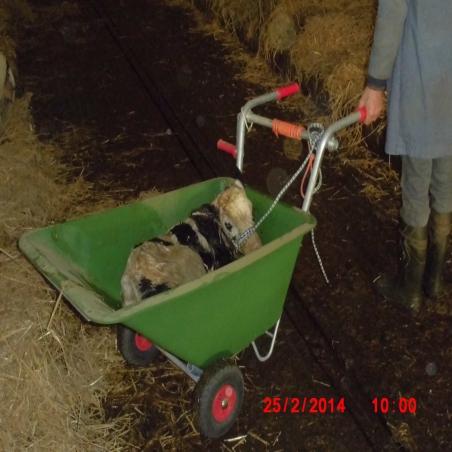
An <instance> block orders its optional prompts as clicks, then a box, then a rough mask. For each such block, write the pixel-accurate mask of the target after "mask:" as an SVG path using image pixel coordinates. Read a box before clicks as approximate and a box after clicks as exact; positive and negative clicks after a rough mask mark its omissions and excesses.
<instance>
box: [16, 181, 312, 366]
mask: <svg viewBox="0 0 452 452" xmlns="http://www.w3.org/2000/svg"><path fill="white" fill-rule="evenodd" d="M232 182H233V180H232V179H228V178H218V179H212V180H209V181H206V182H202V183H199V184H195V185H191V186H189V187H185V188H181V189H179V190H175V191H173V192H170V193H166V194H163V195H160V196H157V197H154V198H150V199H146V200H144V201H138V202H135V203H133V204H129V205H126V206H121V207H118V208H115V209H112V210H109V211H105V212H100V213H97V214H94V215H90V216H87V217H84V218H80V219H76V220H72V221H68V222H66V223H61V224H56V225H53V226H49V227H46V228H42V229H36V230H33V231H30V232H27V233H26V234H24V235H23V236H22V237H21V239H20V241H19V248H20V250H21V251H22V252H23V253H24V254H25V255H26V256H27V257H28V258H29V259H30V261H31V262H32V263H33V264H34V265H35V266H36V267H37V269H38V270H39V271H40V272H41V273H42V274H43V275H44V276H45V277H46V278H47V279H48V280H49V281H50V282H51V284H52V285H53V286H55V287H56V288H57V289H58V290H60V291H61V290H63V293H64V295H65V297H66V298H67V299H68V300H69V302H70V303H71V304H72V305H73V306H74V307H75V308H76V309H77V310H78V311H79V312H80V313H81V315H82V316H83V317H85V318H86V319H87V320H89V321H91V322H95V323H98V324H116V323H122V324H124V325H126V326H127V327H129V328H131V329H133V330H135V331H137V332H138V333H140V334H141V335H143V336H144V337H146V338H147V339H149V340H150V341H152V342H153V343H154V344H156V345H157V346H158V347H160V348H162V349H164V350H165V351H167V352H169V353H171V354H173V355H175V356H176V357H178V358H179V359H181V360H184V361H185V362H188V363H191V364H194V365H195V366H198V367H200V368H201V369H204V368H205V367H206V366H207V365H208V364H210V363H211V362H213V361H215V360H216V359H217V358H228V357H231V356H233V355H235V354H236V353H238V352H239V351H240V350H242V349H244V348H245V347H247V346H248V345H249V344H250V343H251V342H252V341H254V340H255V339H256V338H257V337H259V336H260V335H262V334H263V333H265V331H266V330H268V329H269V328H271V327H272V326H273V325H274V324H275V323H276V322H277V321H278V319H279V317H280V316H281V313H282V309H283V305H284V301H285V298H286V294H287V290H288V287H289V282H290V279H291V277H292V272H293V268H294V265H295V261H296V259H297V256H298V251H299V248H300V245H301V240H302V238H303V236H304V235H305V234H306V233H307V232H309V231H310V230H311V229H313V228H314V226H315V223H316V222H315V219H314V217H313V216H312V215H310V214H309V213H306V212H303V211H301V210H299V209H296V208H294V207H290V206H287V205H285V204H283V203H278V204H277V206H276V207H275V209H274V210H273V211H272V212H271V214H270V215H269V216H268V218H267V219H266V220H265V221H264V222H263V223H262V225H261V226H260V228H259V231H258V233H259V235H260V237H261V239H262V242H263V244H264V246H263V247H262V248H261V249H260V250H258V251H256V252H254V253H252V254H250V255H248V256H245V257H243V258H241V259H239V260H238V261H235V262H233V263H232V264H229V265H227V266H225V267H223V268H221V269H220V270H217V271H215V272H213V273H209V274H206V275H205V276H203V277H202V278H200V279H198V280H196V281H193V282H191V283H188V284H186V285H184V286H181V287H178V288H176V289H172V290H170V291H168V292H165V293H162V294H159V295H156V296H154V297H151V298H148V299H146V300H142V301H140V302H138V303H136V304H134V305H132V306H128V307H126V308H122V307H121V291H120V289H121V287H120V280H121V276H122V274H123V271H124V268H125V265H126V262H127V259H128V257H129V254H130V251H131V250H132V248H133V247H134V246H135V245H137V244H139V243H141V242H143V241H145V240H147V239H151V238H153V237H155V236H157V235H159V234H162V233H164V232H166V231H167V230H168V229H169V228H170V227H172V226H174V225H175V224H176V223H177V222H179V221H181V220H183V219H184V218H186V217H187V216H188V214H189V213H190V211H191V210H192V209H194V208H196V207H198V206H200V205H201V204H203V203H207V202H211V201H212V200H213V198H214V197H215V196H216V195H217V194H219V193H220V192H221V191H222V190H223V189H224V188H225V187H226V186H227V185H230V184H231V183H232ZM246 192H247V194H248V196H249V198H250V199H251V201H252V203H253V205H254V209H255V219H256V220H257V219H259V218H261V216H262V215H263V214H264V213H265V212H266V211H267V209H268V208H269V207H270V205H271V204H272V202H273V200H272V199H270V198H268V197H266V196H264V195H262V194H261V193H259V192H257V191H255V190H252V189H249V188H247V189H246Z"/></svg>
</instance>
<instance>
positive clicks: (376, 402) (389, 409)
mask: <svg viewBox="0 0 452 452" xmlns="http://www.w3.org/2000/svg"><path fill="white" fill-rule="evenodd" d="M372 405H373V407H374V413H411V414H414V413H416V406H417V404H416V399H415V398H414V397H410V398H409V399H407V398H405V397H401V398H400V399H398V400H391V399H388V398H386V397H382V398H381V399H379V398H377V397H376V398H375V399H373V400H372Z"/></svg>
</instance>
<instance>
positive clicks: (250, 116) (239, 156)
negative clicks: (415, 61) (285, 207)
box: [217, 83, 367, 212]
mask: <svg viewBox="0 0 452 452" xmlns="http://www.w3.org/2000/svg"><path fill="white" fill-rule="evenodd" d="M298 91H299V86H298V84H297V83H293V84H292V85H288V86H285V87H282V88H276V90H274V91H272V92H271V93H267V94H264V95H262V96H259V97H256V98H254V99H251V100H250V101H248V102H247V103H246V104H245V106H244V107H243V108H242V110H241V112H240V113H239V115H238V117H237V143H236V146H234V145H233V144H231V143H227V142H226V141H224V140H219V141H218V143H217V147H218V149H220V150H222V151H224V152H227V153H229V154H231V155H232V156H233V157H234V158H235V159H236V166H237V168H238V169H239V170H240V171H242V170H243V157H244V153H245V131H246V127H247V125H248V123H251V124H253V123H254V124H259V125H261V126H264V127H268V128H270V129H272V130H273V132H274V133H275V134H276V135H283V136H287V137H289V138H294V139H296V140H301V139H309V136H308V133H307V131H306V130H305V128H304V127H303V126H300V125H296V124H291V123H288V122H284V121H279V120H277V119H269V118H265V117H263V116H259V115H256V114H255V113H253V112H252V108H254V107H257V106H258V105H262V104H265V103H268V102H272V101H277V100H280V99H283V98H284V97H287V96H290V95H292V94H296V93H298ZM366 116H367V111H366V109H365V108H364V107H361V108H358V109H356V111H354V112H353V113H351V114H349V115H348V116H345V117H344V118H342V119H339V120H338V121H336V122H334V123H332V124H331V125H330V126H329V127H328V128H327V129H326V130H325V132H324V133H323V134H322V137H321V140H320V143H319V144H318V146H317V149H316V158H315V160H314V165H313V168H312V173H311V177H310V179H309V184H308V187H307V189H306V195H305V198H304V203H303V210H305V211H306V212H308V211H309V207H310V204H311V201H312V195H313V192H314V187H315V183H316V181H317V174H318V172H319V170H320V164H321V161H322V158H323V154H324V151H325V148H328V149H329V150H330V151H335V150H336V149H337V148H338V146H339V143H338V141H337V139H336V138H335V137H334V134H335V133H337V132H339V131H340V130H342V129H345V128H346V127H349V126H351V125H352V124H355V123H357V122H360V123H361V122H364V121H365V119H366Z"/></svg>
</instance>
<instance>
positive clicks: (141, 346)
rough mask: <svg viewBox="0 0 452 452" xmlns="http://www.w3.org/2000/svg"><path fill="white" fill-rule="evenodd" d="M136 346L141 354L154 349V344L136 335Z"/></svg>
mask: <svg viewBox="0 0 452 452" xmlns="http://www.w3.org/2000/svg"><path fill="white" fill-rule="evenodd" d="M135 345H136V346H137V349H138V350H140V352H146V351H148V350H149V349H150V348H151V347H152V342H151V341H148V340H147V339H146V338H145V337H143V336H142V335H141V334H138V333H136V334H135Z"/></svg>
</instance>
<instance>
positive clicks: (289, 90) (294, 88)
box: [275, 83, 300, 100]
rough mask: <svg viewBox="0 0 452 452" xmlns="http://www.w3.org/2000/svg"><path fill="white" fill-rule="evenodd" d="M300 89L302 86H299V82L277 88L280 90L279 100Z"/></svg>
mask: <svg viewBox="0 0 452 452" xmlns="http://www.w3.org/2000/svg"><path fill="white" fill-rule="evenodd" d="M299 90H300V87H299V86H298V83H292V85H289V86H284V87H283V88H276V90H275V91H277V92H278V100H281V99H282V98H283V97H287V96H291V95H292V94H297V93H298V91H299Z"/></svg>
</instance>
